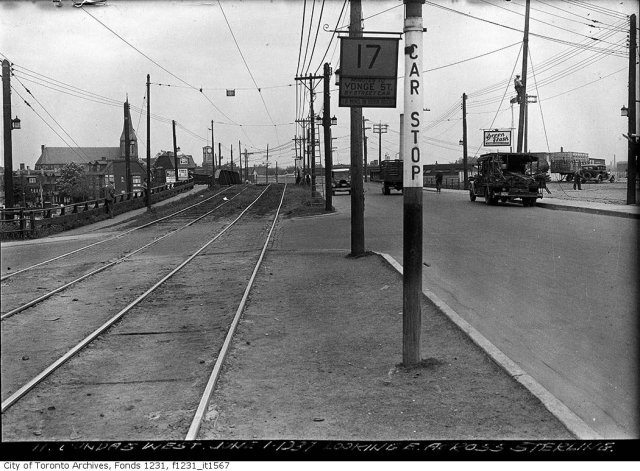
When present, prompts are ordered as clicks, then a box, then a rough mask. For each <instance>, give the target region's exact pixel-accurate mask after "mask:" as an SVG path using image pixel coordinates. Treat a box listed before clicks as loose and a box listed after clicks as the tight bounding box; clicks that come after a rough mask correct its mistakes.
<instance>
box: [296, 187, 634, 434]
mask: <svg viewBox="0 0 640 471" xmlns="http://www.w3.org/2000/svg"><path fill="white" fill-rule="evenodd" d="M365 187H366V201H365V232H366V247H367V249H368V250H376V251H381V252H386V253H389V254H390V255H391V256H393V257H394V258H395V259H396V260H397V261H398V262H400V263H402V196H401V195H400V194H399V193H397V194H396V193H392V195H390V196H383V195H382V194H381V192H380V190H379V185H378V184H373V183H369V184H365ZM333 202H334V206H335V207H336V209H337V210H338V211H339V214H337V215H335V216H328V217H325V218H323V219H322V225H323V230H322V231H318V230H317V222H318V221H317V220H315V221H311V220H309V221H304V220H297V221H292V222H289V223H288V224H295V225H296V226H297V230H301V231H302V232H303V233H304V234H305V237H302V238H300V240H299V241H298V242H297V243H298V244H299V247H298V248H304V247H313V248H320V247H322V248H342V249H349V248H350V222H349V221H350V219H349V211H350V197H349V196H346V195H345V196H338V197H335V198H334V199H333ZM314 225H315V229H313V227H314ZM305 226H306V229H305ZM636 228H637V221H636V220H633V219H624V218H619V217H611V216H601V215H594V214H586V213H576V212H565V211H550V210H548V209H543V208H523V207H522V206H521V205H508V206H503V205H501V206H487V205H485V204H484V203H483V202H482V201H481V199H480V200H478V201H476V202H475V203H471V202H470V201H469V199H468V196H467V195H466V194H465V193H463V192H443V193H441V194H437V193H435V192H430V191H427V192H425V193H424V251H423V254H424V262H425V263H426V264H427V265H428V266H425V267H423V268H424V277H423V280H424V281H423V286H424V288H427V289H429V290H431V291H433V292H434V293H435V294H436V295H437V296H438V297H440V298H441V299H442V300H444V301H445V302H446V303H447V304H448V305H449V306H451V307H452V308H453V309H454V310H455V311H456V312H458V314H460V315H461V316H462V317H463V318H464V319H465V320H467V321H468V322H470V323H471V324H472V325H473V326H474V327H475V328H476V329H477V330H479V331H480V332H481V333H482V334H483V335H484V336H485V337H487V338H488V339H489V340H490V341H491V342H493V343H494V344H495V345H496V346H497V347H498V348H500V349H501V350H502V351H503V352H505V353H506V354H507V355H508V356H509V357H510V358H511V359H512V360H514V361H515V362H516V363H518V364H519V365H520V366H521V367H522V368H523V369H524V370H525V371H527V372H528V373H529V374H530V375H532V376H533V377H534V378H535V379H536V380H538V382H540V383H541V384H542V385H543V386H544V387H546V388H547V389H548V390H549V391H550V392H551V393H552V394H554V395H555V396H556V397H557V398H559V399H560V400H561V401H563V402H564V403H565V404H566V405H567V406H568V407H569V408H570V409H572V410H573V411H574V412H575V413H576V414H578V415H579V416H580V417H581V418H582V419H583V420H585V422H587V423H588V424H590V425H591V426H592V427H593V428H594V429H595V430H596V431H597V432H599V433H601V434H602V435H603V436H604V437H607V438H629V437H634V438H637V430H638V416H637V402H636V401H637V394H636V393H637V389H636V388H637V365H638V356H637V352H638V348H637V346H638V329H637V324H636V322H637V319H636V317H637V301H638V299H637V289H636V284H635V283H636V276H637V273H636V261H637V260H638V253H639V250H638V240H637V238H636V237H635V235H636ZM427 335H428V333H427Z"/></svg>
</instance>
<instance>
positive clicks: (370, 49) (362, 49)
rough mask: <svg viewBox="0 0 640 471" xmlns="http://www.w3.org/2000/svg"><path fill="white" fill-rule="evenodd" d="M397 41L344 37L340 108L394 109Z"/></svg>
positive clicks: (393, 39)
mask: <svg viewBox="0 0 640 471" xmlns="http://www.w3.org/2000/svg"><path fill="white" fill-rule="evenodd" d="M398 42H399V39H396V38H341V42H340V92H339V97H338V106H343V107H351V106H353V107H362V108H395V107H396V92H397V80H398Z"/></svg>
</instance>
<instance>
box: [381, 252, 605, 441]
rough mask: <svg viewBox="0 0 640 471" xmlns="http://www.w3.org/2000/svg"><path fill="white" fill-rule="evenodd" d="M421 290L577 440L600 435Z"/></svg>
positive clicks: (398, 267)
mask: <svg viewBox="0 0 640 471" xmlns="http://www.w3.org/2000/svg"><path fill="white" fill-rule="evenodd" d="M374 253H375V254H377V255H378V256H380V257H382V258H383V259H384V260H386V261H387V263H389V264H390V265H391V266H392V267H393V268H395V269H396V270H397V271H398V272H399V273H400V274H402V273H403V267H402V265H400V264H399V263H398V262H397V261H396V260H395V259H394V258H393V257H391V256H390V255H389V254H386V253H381V252H374ZM422 294H423V295H424V296H426V297H427V298H428V299H429V300H430V301H431V302H432V303H433V304H435V306H436V307H437V308H438V309H439V310H440V311H441V312H442V313H443V314H445V315H446V316H447V317H448V318H449V319H451V321H452V322H453V323H454V324H456V325H457V326H458V327H459V328H460V329H461V330H462V331H463V332H464V333H466V334H467V335H468V336H469V338H470V339H471V340H472V341H473V342H474V343H475V344H476V345H478V347H480V348H481V349H482V350H484V351H485V353H487V355H489V357H491V359H492V360H493V361H494V362H496V363H497V364H498V365H499V366H500V367H502V368H503V369H504V370H505V371H506V372H507V373H508V374H509V375H510V376H511V377H512V378H514V379H515V380H516V381H518V382H519V383H520V384H522V385H523V386H524V387H525V388H526V389H527V390H528V391H529V392H530V393H531V394H533V395H534V396H535V397H537V398H538V399H539V400H540V402H542V404H543V405H544V406H545V407H546V408H547V409H548V410H549V412H551V413H552V414H553V415H554V416H555V417H556V418H557V419H558V420H559V421H560V422H562V424H563V425H564V426H565V427H567V429H568V430H569V431H570V432H571V433H573V434H574V435H575V436H576V438H578V439H580V440H598V439H602V436H600V435H599V434H598V433H597V432H596V431H595V430H593V429H592V428H591V427H589V425H588V424H587V423H586V422H585V421H583V420H582V419H581V418H580V417H578V416H577V415H576V414H575V413H574V412H572V411H571V410H570V409H569V408H568V407H567V406H566V405H565V404H564V403H563V402H561V401H560V400H559V399H558V398H557V397H555V396H554V395H553V394H551V393H550V392H549V391H548V390H547V389H546V388H545V387H544V386H542V385H541V384H540V383H538V382H537V381H536V380H535V379H534V378H533V377H531V376H530V375H528V374H527V373H526V372H525V371H524V370H522V368H520V367H519V366H518V365H517V364H516V363H515V362H514V361H513V360H511V359H510V358H509V357H508V356H507V355H505V354H504V353H503V352H502V351H501V350H500V349H499V348H498V347H496V346H495V345H494V344H493V343H491V342H490V341H489V340H488V339H487V338H486V337H485V336H484V335H482V334H481V333H480V332H478V331H477V330H476V329H475V328H474V327H473V326H472V325H471V324H469V323H468V322H467V321H465V320H464V319H463V318H462V317H460V315H458V313H457V312H455V311H454V310H453V309H452V308H451V307H449V306H448V305H447V304H446V303H445V302H444V301H442V300H441V299H440V298H438V296H436V295H435V294H434V293H432V292H431V291H429V290H428V289H424V288H423V290H422Z"/></svg>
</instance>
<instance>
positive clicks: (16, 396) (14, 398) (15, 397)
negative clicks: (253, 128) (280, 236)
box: [1, 185, 286, 413]
mask: <svg viewBox="0 0 640 471" xmlns="http://www.w3.org/2000/svg"><path fill="white" fill-rule="evenodd" d="M270 186H271V185H268V186H267V187H266V188H265V189H264V190H263V191H262V192H261V193H260V195H258V197H257V198H255V199H254V201H253V202H252V203H251V204H249V205H248V206H247V207H246V208H244V210H243V211H242V212H241V213H240V214H239V215H238V216H237V217H236V218H235V219H234V220H233V221H232V222H230V223H229V224H228V225H227V226H226V227H224V228H223V229H222V230H221V231H220V232H218V233H217V234H216V235H215V236H214V237H213V238H211V239H210V240H209V241H208V242H207V243H205V244H204V245H202V246H201V247H200V248H199V249H198V250H196V251H195V252H194V253H192V254H191V255H190V256H189V257H187V259H185V260H184V261H183V262H182V263H180V264H179V265H178V266H177V267H175V268H174V269H172V270H171V271H170V272H169V273H168V274H167V275H165V276H163V277H162V278H161V279H160V280H159V281H157V282H156V283H155V284H154V285H153V286H151V288H149V289H147V290H146V291H145V292H144V293H142V294H141V295H139V296H138V297H136V298H135V299H134V300H133V301H132V302H130V303H129V304H128V305H127V306H125V307H124V308H123V309H121V310H120V311H119V312H118V313H117V314H115V315H114V316H112V317H111V318H110V319H108V320H107V321H106V322H104V323H103V324H102V325H101V326H100V327H98V328H97V329H95V330H94V331H93V332H92V333H90V334H89V335H88V336H86V337H85V338H84V339H83V340H81V341H80V342H78V343H77V344H76V345H75V346H74V347H72V348H71V349H70V350H68V351H67V353H65V354H64V355H62V356H61V357H60V358H58V359H57V360H56V361H54V362H53V363H52V364H50V365H49V366H48V367H47V368H45V369H44V370H43V371H42V372H40V373H39V374H38V375H36V376H35V377H34V378H33V379H31V380H30V381H29V382H27V383H26V384H24V385H23V386H22V387H20V388H19V389H18V390H17V391H15V392H14V393H13V394H12V395H11V396H9V397H8V398H7V399H6V400H5V401H3V402H2V405H1V412H2V413H4V412H5V411H6V410H8V409H9V408H10V407H11V406H13V405H14V404H15V403H16V402H18V401H19V400H20V399H21V398H22V397H24V396H25V395H26V394H27V393H29V392H30V391H31V390H33V389H34V388H35V387H36V386H37V385H38V384H40V383H41V382H42V381H43V380H44V379H45V378H47V377H48V376H49V375H51V374H52V373H53V372H54V371H56V370H57V369H58V368H60V367H61V366H62V365H64V364H65V363H66V362H67V361H69V360H70V359H71V358H73V357H74V356H76V354H77V353H78V352H80V351H81V350H83V349H84V348H85V347H86V346H87V345H89V344H90V343H91V342H93V341H94V340H96V339H97V338H98V337H99V336H100V335H102V334H103V333H105V332H106V331H107V330H108V329H110V328H111V327H112V326H114V324H115V323H116V322H118V321H120V320H121V319H122V318H123V317H124V315H125V314H127V313H128V312H129V311H131V309H133V308H134V307H135V306H136V305H138V304H139V303H141V302H142V301H143V300H145V299H146V298H147V297H148V296H149V295H150V294H151V293H153V292H154V291H155V290H156V289H158V288H159V287H161V286H162V285H163V284H165V283H166V282H167V281H168V280H169V279H170V278H171V277H173V276H174V275H175V274H176V273H178V272H179V271H180V270H181V269H182V268H184V267H185V266H186V265H188V264H189V263H190V262H191V261H192V260H193V259H195V258H196V257H197V256H198V255H199V254H200V253H202V252H203V251H204V250H205V249H206V248H207V247H209V245H211V244H212V243H213V242H215V241H216V240H218V239H219V238H220V237H221V236H222V235H224V234H225V233H226V232H227V231H228V230H229V229H230V228H232V227H233V226H234V225H235V224H236V223H237V222H238V221H239V220H240V219H241V218H242V217H243V216H244V215H245V214H246V213H247V212H248V211H249V209H250V208H251V207H253V205H254V204H255V203H256V202H257V201H258V200H259V199H260V198H261V197H262V195H264V194H265V193H266V191H267V190H268V189H269V188H270ZM285 191H286V185H285ZM283 198H284V191H283ZM280 205H282V200H281V203H280ZM279 209H280V208H278V213H276V216H275V218H274V223H273V225H272V229H271V231H270V232H269V237H270V235H271V232H272V231H273V227H274V225H275V221H277V216H278V214H279ZM269 237H268V238H267V242H268V240H269ZM265 248H266V245H265ZM264 250H265V249H263V253H262V255H261V257H260V259H259V261H261V260H262V256H263V254H264ZM254 276H255V271H254ZM252 279H253V277H252ZM246 295H248V292H247V293H246ZM243 299H244V298H243ZM242 305H243V306H244V304H242Z"/></svg>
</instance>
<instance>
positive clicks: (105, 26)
mask: <svg viewBox="0 0 640 471" xmlns="http://www.w3.org/2000/svg"><path fill="white" fill-rule="evenodd" d="M81 10H82V11H84V12H85V13H86V14H87V15H89V16H90V17H91V18H93V19H94V20H95V21H97V22H98V23H99V24H101V25H102V26H103V27H104V28H106V29H107V30H108V31H109V32H111V33H112V34H114V35H115V36H116V37H117V38H118V39H120V40H121V41H122V42H124V43H125V44H126V45H128V46H129V47H131V48H132V49H133V50H135V51H136V52H137V53H138V54H140V55H142V56H143V57H144V58H146V59H147V60H149V61H150V62H152V63H153V64H155V65H156V66H157V67H159V68H161V69H162V70H164V71H165V72H166V73H168V74H169V75H171V76H172V77H174V78H176V79H178V80H179V81H180V82H182V83H184V84H185V85H188V86H189V87H190V88H192V89H193V90H196V91H199V92H200V93H201V94H202V96H204V97H205V98H206V99H207V101H208V102H209V103H210V104H211V106H213V108H214V109H215V110H216V111H217V112H218V113H220V114H221V115H222V116H224V117H225V118H227V119H228V120H229V121H231V122H232V123H234V124H238V123H236V122H235V121H234V120H233V119H231V118H230V117H229V116H227V115H226V114H225V113H224V112H223V111H222V110H221V109H220V108H218V107H217V106H216V105H215V103H213V101H211V99H210V98H209V97H208V96H207V95H206V94H205V93H204V92H203V91H202V88H198V87H195V86H193V85H191V84H190V83H188V82H187V81H185V80H183V79H182V78H180V77H178V76H177V75H176V74H174V73H173V72H171V71H170V70H169V69H167V68H165V67H164V66H162V65H160V64H159V63H158V62H156V61H155V60H153V59H152V58H151V57H149V56H148V55H147V54H145V53H144V52H142V51H141V50H140V49H138V48H137V47H135V46H134V45H133V44H131V43H130V42H129V41H127V40H126V39H125V38H123V37H122V36H121V35H119V34H118V33H116V32H115V31H114V30H112V29H111V28H109V27H108V26H107V25H106V24H104V23H103V22H102V21H100V20H99V19H98V18H96V17H95V16H93V15H92V14H91V13H89V12H88V11H87V10H86V9H85V8H84V7H82V8H81Z"/></svg>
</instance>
